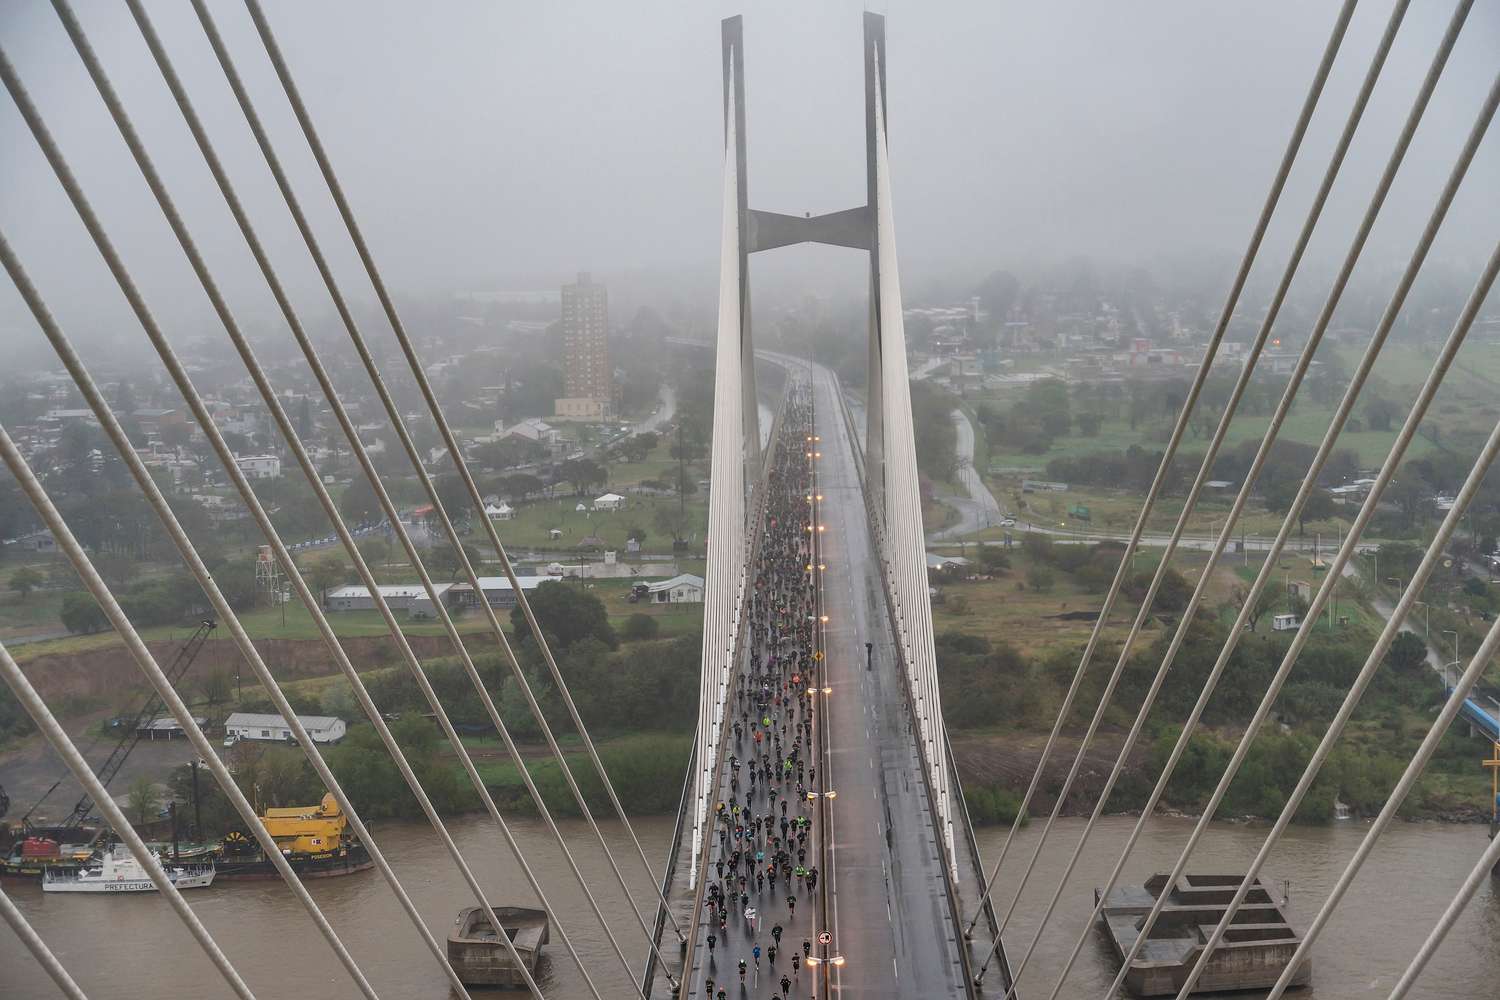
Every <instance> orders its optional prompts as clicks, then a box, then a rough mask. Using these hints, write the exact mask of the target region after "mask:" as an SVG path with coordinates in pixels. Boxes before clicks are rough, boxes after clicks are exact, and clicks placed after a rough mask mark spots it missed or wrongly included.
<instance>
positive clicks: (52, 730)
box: [0, 432, 255, 1000]
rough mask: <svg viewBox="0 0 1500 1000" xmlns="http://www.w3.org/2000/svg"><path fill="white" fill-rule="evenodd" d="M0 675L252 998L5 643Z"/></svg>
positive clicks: (227, 973) (222, 968) (3, 440)
mask: <svg viewBox="0 0 1500 1000" xmlns="http://www.w3.org/2000/svg"><path fill="white" fill-rule="evenodd" d="M0 448H3V450H4V451H5V453H6V457H7V458H9V457H10V455H11V454H19V452H18V451H17V450H16V448H15V444H14V443H13V442H12V441H11V440H10V435H8V434H4V433H3V432H0ZM27 471H29V470H27ZM21 488H22V489H23V490H25V491H26V492H27V495H28V496H35V495H36V494H34V493H33V489H35V490H40V489H41V484H40V483H38V482H37V481H36V477H35V476H31V477H30V482H29V483H28V482H26V481H25V480H23V481H22V483H21ZM45 495H46V494H45V493H42V494H41V496H42V497H45ZM33 502H35V501H33ZM68 541H69V542H71V543H72V546H73V548H74V549H76V550H77V553H78V554H79V555H82V554H83V549H82V548H81V547H79V546H78V544H77V542H76V541H73V539H72V536H71V535H69V537H68ZM57 542H58V544H59V545H63V544H64V543H63V539H62V538H60V537H59V538H58V539H57ZM85 558H87V557H85ZM0 677H4V679H5V683H6V684H7V685H8V686H9V687H10V689H11V691H13V692H15V695H16V700H17V701H19V702H20V703H21V707H22V708H24V709H26V714H27V715H29V716H31V719H32V721H33V722H35V723H36V727H37V728H38V729H40V730H41V731H42V735H43V736H45V737H46V738H47V742H48V743H50V744H51V745H52V749H53V750H54V751H56V752H57V755H58V756H59V757H61V758H62V759H63V762H64V763H66V764H67V765H68V770H70V771H72V772H73V777H74V778H76V779H77V780H78V783H79V784H81V785H83V788H84V790H85V791H86V792H88V793H89V795H91V796H93V799H94V804H95V806H96V807H97V808H98V809H99V811H100V812H102V813H103V814H104V818H105V821H106V822H108V823H109V825H110V828H111V829H113V830H114V831H115V835H116V836H117V837H119V838H120V839H121V840H123V841H124V842H125V846H126V847H127V848H129V849H130V853H131V854H132V855H133V856H134V857H135V859H136V861H138V862H140V865H141V867H142V868H144V869H146V874H147V875H149V876H150V878H151V881H152V883H153V884H154V885H155V886H156V889H157V891H158V892H160V893H161V894H162V896H163V897H164V898H165V899H166V901H167V904H168V905H169V906H171V907H172V909H173V911H174V912H176V914H177V916H178V918H179V919H180V920H181V921H182V923H183V925H184V926H185V927H187V929H188V933H190V934H192V936H193V939H194V940H195V941H197V942H198V946H199V947H201V948H202V949H203V952H204V954H206V955H207V956H208V959H209V961H210V962H212V963H213V965H214V968H216V969H218V970H219V975H221V976H222V977H223V978H224V982H226V983H228V984H229V988H230V989H231V990H233V991H234V993H235V995H236V996H239V997H241V998H242V1000H255V994H254V993H252V992H250V987H249V986H248V985H246V983H245V981H244V979H242V978H240V974H239V972H238V971H237V970H236V969H235V967H234V966H233V965H231V964H230V962H229V958H228V956H226V955H225V954H224V952H223V951H222V950H221V949H220V948H219V943H218V942H217V941H215V940H214V936H213V934H211V933H209V930H208V928H207V927H205V926H203V921H201V920H199V919H198V915H197V914H195V913H194V912H193V911H192V908H191V907H189V906H188V905H187V902H186V901H185V900H184V899H183V898H182V893H181V892H179V891H178V889H177V887H176V886H175V885H173V884H172V879H171V877H170V876H168V875H167V873H166V871H164V870H163V869H162V866H161V862H160V861H158V860H157V859H156V855H154V854H152V853H151V849H150V848H149V847H147V846H146V842H145V841H144V840H142V839H141V835H140V834H138V833H136V832H135V828H134V827H132V826H131V825H130V820H129V819H128V818H127V817H126V816H125V814H124V813H123V812H121V811H120V807H119V806H118V805H116V804H115V801H114V800H113V799H111V798H110V797H109V793H108V792H107V791H105V789H104V785H103V784H102V783H101V782H100V781H99V779H98V778H97V777H95V776H94V770H93V768H91V767H89V763H88V761H86V760H84V759H83V754H81V753H79V752H78V748H77V747H76V746H74V745H73V741H72V740H71V739H70V738H69V737H68V734H67V733H66V732H64V731H63V728H62V726H61V725H60V724H58V721H57V719H56V718H55V717H54V716H53V714H52V712H51V711H50V710H49V709H48V708H47V704H46V702H44V701H43V700H42V696H41V695H39V694H38V693H37V691H36V688H34V687H32V686H31V682H30V681H28V680H27V679H26V675H25V674H23V673H21V667H20V665H19V664H17V663H16V661H15V660H14V659H12V657H11V655H10V650H8V649H6V648H5V645H4V643H0Z"/></svg>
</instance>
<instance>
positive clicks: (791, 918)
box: [703, 388, 818, 1000]
mask: <svg viewBox="0 0 1500 1000" xmlns="http://www.w3.org/2000/svg"><path fill="white" fill-rule="evenodd" d="M812 426H813V424H812V408H811V398H810V393H808V392H807V391H806V390H805V388H802V389H798V388H794V389H793V390H792V393H791V395H790V398H789V399H788V401H787V404H786V409H785V411H784V412H783V416H782V431H781V433H782V446H781V447H780V448H778V449H777V452H776V457H775V459H774V464H773V465H772V467H771V469H770V472H769V475H768V480H767V494H766V512H765V522H764V524H763V535H762V537H761V539H760V549H759V553H758V557H757V560H756V563H755V565H754V566H753V567H752V568H751V578H752V585H751V590H750V594H749V599H748V608H747V610H748V615H749V617H748V620H747V622H746V629H745V632H744V641H745V643H746V645H747V646H748V652H749V655H748V656H747V657H745V658H743V659H742V660H741V661H740V664H739V675H738V677H737V678H736V683H735V684H734V685H733V687H732V689H731V690H732V692H733V693H732V695H731V699H730V700H731V703H730V704H729V705H728V706H727V710H726V719H732V720H733V724H732V733H731V734H730V735H729V758H728V760H727V761H726V766H727V776H728V783H727V788H726V790H725V793H724V797H723V798H722V799H720V800H719V801H718V802H716V803H715V804H714V830H713V833H712V837H713V844H712V849H711V853H710V857H711V859H712V861H711V867H710V868H709V870H708V872H707V878H708V880H709V881H708V886H707V889H706V890H705V892H706V899H705V912H707V913H708V914H709V929H708V934H707V935H706V937H705V939H704V943H705V944H706V945H707V948H708V952H707V956H706V960H705V963H704V964H705V970H706V972H705V978H704V985H705V987H706V989H705V990H704V993H703V995H704V996H706V997H708V998H710V1000H729V998H730V997H731V995H732V996H734V997H737V998H738V997H760V998H770V1000H791V998H792V997H794V996H796V997H799V998H800V997H814V996H816V989H815V984H816V977H815V976H814V975H813V969H811V968H809V965H808V961H807V960H808V958H809V956H810V955H811V953H812V949H813V947H814V944H813V938H814V937H815V935H816V930H815V928H814V925H813V921H814V920H815V918H816V907H814V906H813V905H812V902H813V899H814V893H815V892H816V890H817V885H818V867H817V864H816V863H815V862H816V851H815V850H814V847H813V843H812V840H813V818H812V817H813V810H812V809H811V808H810V805H811V803H810V800H809V798H808V793H809V791H812V790H815V789H816V788H817V777H818V775H817V759H818V758H817V752H816V748H815V744H814V742H813V736H814V734H813V706H814V698H813V696H810V695H809V694H808V688H809V686H810V683H811V682H812V681H813V680H814V670H815V667H816V665H817V664H816V663H815V661H814V659H813V653H814V651H815V642H814V639H815V634H816V624H817V622H816V603H815V593H814V583H815V579H816V577H815V574H814V573H813V572H812V571H811V570H812V566H813V562H814V552H815V544H816V542H815V537H814V536H815V531H814V530H812V529H811V527H810V519H809V503H808V497H809V496H811V495H812V488H813V477H812V469H811V464H812V463H811V462H810V461H809V459H808V455H807V452H808V451H810V450H811V449H810V448H804V447H802V443H803V442H804V441H809V442H810V441H811V440H812V435H813V430H812ZM799 901H801V902H802V903H803V907H802V913H801V914H800V915H799V914H798V912H797V905H798V902H799Z"/></svg>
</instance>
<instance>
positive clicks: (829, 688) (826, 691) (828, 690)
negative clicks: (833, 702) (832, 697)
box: [823, 687, 833, 694]
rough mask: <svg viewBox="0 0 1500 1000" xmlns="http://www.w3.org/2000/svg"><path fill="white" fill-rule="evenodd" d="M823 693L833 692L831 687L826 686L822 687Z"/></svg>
mask: <svg viewBox="0 0 1500 1000" xmlns="http://www.w3.org/2000/svg"><path fill="white" fill-rule="evenodd" d="M823 693H824V694H833V688H831V687H826V688H824V689H823Z"/></svg>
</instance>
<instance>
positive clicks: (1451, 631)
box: [1443, 628, 1458, 686]
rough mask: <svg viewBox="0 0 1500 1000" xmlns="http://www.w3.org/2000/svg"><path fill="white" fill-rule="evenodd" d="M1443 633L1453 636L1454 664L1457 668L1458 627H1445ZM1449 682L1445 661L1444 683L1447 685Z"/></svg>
mask: <svg viewBox="0 0 1500 1000" xmlns="http://www.w3.org/2000/svg"><path fill="white" fill-rule="evenodd" d="M1443 635H1451V636H1453V666H1454V667H1455V668H1456V667H1457V666H1458V631H1457V630H1456V629H1451V628H1445V629H1443ZM1447 683H1448V664H1446V663H1445V664H1443V684H1444V686H1446V685H1447Z"/></svg>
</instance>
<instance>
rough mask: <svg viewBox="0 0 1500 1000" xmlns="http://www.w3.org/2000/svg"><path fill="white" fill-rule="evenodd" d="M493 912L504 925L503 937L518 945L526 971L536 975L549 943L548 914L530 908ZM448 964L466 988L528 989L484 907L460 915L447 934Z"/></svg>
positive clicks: (497, 908)
mask: <svg viewBox="0 0 1500 1000" xmlns="http://www.w3.org/2000/svg"><path fill="white" fill-rule="evenodd" d="M491 909H492V910H494V913H495V916H496V918H497V919H499V921H500V923H501V924H502V925H504V928H505V929H504V933H505V934H506V935H507V936H508V937H509V938H510V940H511V943H512V944H514V945H515V947H516V954H517V955H518V956H520V959H521V961H522V962H523V963H524V964H525V965H526V971H528V972H530V973H532V974H535V973H536V963H537V959H539V958H540V957H541V954H542V945H544V944H546V943H547V936H548V935H547V932H548V924H547V912H546V911H545V910H538V909H534V908H532V907H528V906H494V907H491ZM448 961H449V962H451V963H452V964H453V971H454V972H457V973H458V978H459V979H460V980H462V981H463V982H464V984H465V985H469V986H511V987H520V986H525V985H526V980H525V979H523V978H522V977H521V972H520V970H519V969H517V968H516V965H515V963H514V962H512V961H511V958H510V951H509V949H507V948H506V947H505V944H504V942H502V941H501V940H500V934H499V933H497V932H496V930H495V927H494V925H493V924H491V923H490V918H489V916H488V915H487V914H486V913H485V912H484V908H483V907H479V906H469V907H465V908H464V909H462V910H460V911H459V913H458V919H457V920H455V921H454V923H453V930H452V931H451V932H450V933H449V934H448Z"/></svg>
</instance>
